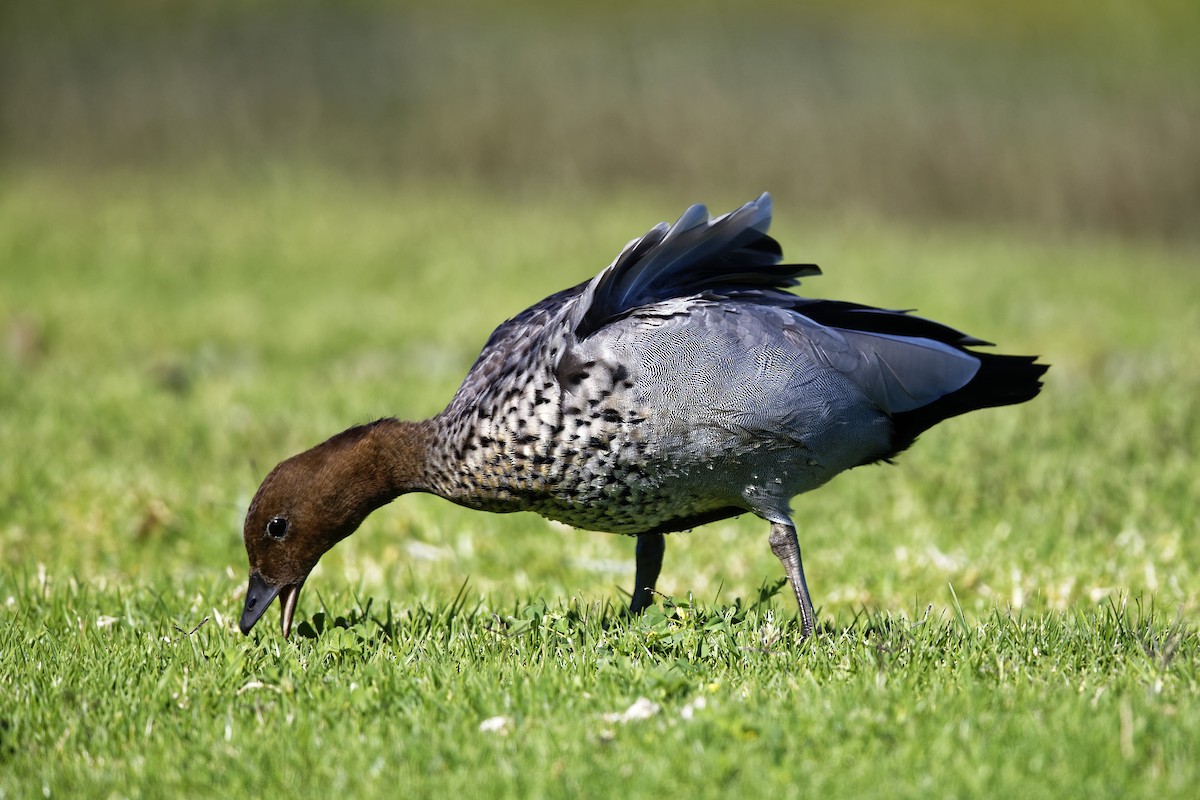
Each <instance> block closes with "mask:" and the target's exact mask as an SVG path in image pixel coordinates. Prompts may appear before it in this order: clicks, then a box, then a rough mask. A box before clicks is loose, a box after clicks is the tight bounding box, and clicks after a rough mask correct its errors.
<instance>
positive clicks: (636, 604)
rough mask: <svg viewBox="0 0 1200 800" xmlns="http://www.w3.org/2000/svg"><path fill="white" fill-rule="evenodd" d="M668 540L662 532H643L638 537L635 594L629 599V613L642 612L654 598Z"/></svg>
mask: <svg viewBox="0 0 1200 800" xmlns="http://www.w3.org/2000/svg"><path fill="white" fill-rule="evenodd" d="M666 549H667V543H666V540H665V539H664V538H663V535H662V534H661V533H641V534H638V537H637V550H636V551H635V553H636V557H637V569H636V571H635V572H634V578H633V595H632V597H631V598H630V601H629V613H631V614H640V613H641V612H642V611H643V610H644V609H645V608H646V606H648V605H650V603H651V602H652V601H653V599H654V585H655V584H656V583H658V573H659V572H661V571H662V560H663V551H664V550H666Z"/></svg>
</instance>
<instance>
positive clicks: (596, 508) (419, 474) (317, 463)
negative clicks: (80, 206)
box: [241, 194, 1046, 636]
mask: <svg viewBox="0 0 1200 800" xmlns="http://www.w3.org/2000/svg"><path fill="white" fill-rule="evenodd" d="M770 222H771V198H770V196H769V195H766V194H764V195H763V196H762V197H760V198H758V199H757V200H755V201H754V202H751V203H747V204H746V205H744V206H742V207H741V208H739V209H737V210H736V211H734V212H732V213H730V214H726V215H725V216H722V217H719V218H717V219H710V218H709V215H708V211H707V210H706V209H705V207H704V206H701V205H694V206H692V207H691V208H689V209H688V210H687V211H685V212H684V214H683V216H681V217H680V218H679V221H678V222H676V223H675V224H674V225H667V224H666V223H661V224H659V225H657V226H655V227H654V228H653V229H651V230H650V232H649V233H647V234H646V235H645V236H642V237H641V238H639V239H635V240H633V241H632V242H630V243H629V244H628V245H627V246H626V247H625V249H624V250H623V251H622V252H621V254H620V255H619V256H617V259H616V260H615V261H614V262H613V263H612V264H611V265H610V266H609V267H607V268H606V269H605V270H603V271H602V272H601V273H600V274H599V275H597V276H596V277H595V278H593V279H592V280H590V281H587V282H585V283H581V284H579V285H578V286H575V287H574V288H571V289H566V290H564V291H561V292H559V293H558V294H555V295H552V296H550V297H548V298H546V299H545V300H543V301H542V302H540V303H538V304H537V305H535V306H533V307H532V308H529V309H528V310H526V311H524V312H522V313H521V314H518V315H517V316H516V317H513V318H512V319H511V320H509V321H508V322H505V323H504V324H503V325H501V326H500V327H499V328H497V329H496V331H495V332H494V333H493V334H492V336H491V338H490V339H488V341H487V344H485V345H484V347H483V352H482V353H481V354H480V356H479V358H478V360H477V361H476V362H475V365H474V366H473V367H472V368H471V371H470V372H469V373H467V377H466V379H465V380H464V381H463V384H462V387H461V388H460V389H459V390H458V393H457V394H456V395H455V396H454V398H453V400H451V402H450V405H449V406H448V407H447V408H446V410H445V411H443V412H442V413H440V414H438V415H437V416H435V417H433V418H432V419H428V420H424V421H422V422H402V421H399V420H396V419H390V418H389V419H381V420H379V421H377V422H373V423H370V424H367V425H360V426H357V427H353V428H350V429H349V430H346V431H343V432H342V433H339V434H338V435H336V436H334V437H333V438H332V439H329V440H328V441H326V442H324V443H322V444H319V445H317V446H316V447H314V448H312V449H311V450H307V451H305V452H303V453H300V454H299V455H296V456H293V457H292V458H289V459H287V460H286V461H284V462H283V463H281V464H279V465H278V466H277V467H275V469H274V470H272V471H271V473H270V474H269V475H267V477H266V478H265V479H264V480H263V483H262V486H261V487H259V490H258V493H257V494H256V495H255V497H254V500H253V502H252V503H251V504H250V509H249V511H248V512H247V514H246V521H245V530H244V538H245V543H246V552H247V553H248V555H249V558H250V585H249V589H248V591H247V594H246V605H245V610H244V611H243V613H242V617H241V629H242V631H243V632H244V633H248V632H249V631H250V629H251V628H252V627H254V624H255V623H256V622H257V621H258V619H259V618H260V617H261V616H262V614H263V612H264V611H265V610H266V608H267V607H268V606H269V605H270V604H271V602H272V601H273V600H274V599H275V598H276V597H279V598H280V606H281V616H282V629H283V635H284V636H287V635H288V633H289V631H290V630H291V624H292V616H293V614H294V613H295V610H296V600H297V597H298V596H299V594H300V588H301V587H302V586H303V585H304V581H305V579H306V578H307V577H308V575H309V572H310V571H311V570H312V569H313V567H314V566H316V564H317V561H318V560H319V559H320V558H321V556H322V555H323V554H324V553H325V552H326V551H327V550H329V549H330V548H331V547H333V546H334V545H335V544H337V542H338V541H340V540H341V539H343V538H345V537H346V536H349V535H350V534H351V533H353V532H354V531H355V530H356V529H357V528H358V526H359V525H360V524H361V523H362V521H363V520H364V519H365V518H366V517H367V515H368V514H370V513H371V512H372V511H374V510H375V509H377V508H379V507H380V506H382V505H384V504H386V503H388V502H390V501H391V500H393V499H395V498H396V497H398V496H399V495H402V494H404V493H406V492H431V493H433V494H436V495H440V496H441V497H444V498H446V499H447V500H451V501H453V502H455V503H459V504H461V505H464V506H469V507H471V508H477V509H481V510H485V511H497V512H507V511H536V512H538V513H539V514H541V515H543V516H545V517H549V518H551V519H555V520H559V521H561V522H565V523H567V524H569V525H574V526H576V527H580V528H590V529H592V530H597V531H608V532H611V533H623V534H627V535H631V536H637V548H636V570H635V580H634V588H633V593H632V602H631V603H630V610H631V611H633V612H638V611H641V610H642V609H644V608H645V607H646V606H647V605H649V604H650V602H651V600H652V593H653V590H654V585H655V582H656V581H657V579H658V574H659V570H660V568H661V566H662V557H663V547H664V542H663V535H664V534H666V533H670V532H672V531H680V530H684V529H687V528H694V527H696V526H698V525H703V524H704V523H706V522H713V521H715V520H720V519H725V518H727V517H733V516H736V515H738V514H743V513H745V512H747V511H749V512H753V513H754V514H757V515H758V516H759V517H761V518H762V519H764V520H765V521H767V522H768V523H770V528H771V530H770V538H769V541H770V545H771V550H772V552H774V553H775V555H776V556H777V557H778V558H779V560H780V561H781V562H782V563H783V567H784V570H785V571H786V572H787V577H788V579H789V580H790V582H791V584H792V589H793V590H794V591H795V593H796V601H797V603H798V604H799V607H800V623H801V632H802V635H803V636H808V635H810V634H811V633H812V631H813V622H814V617H813V608H812V601H811V599H810V598H809V593H808V587H807V586H806V584H805V581H804V569H803V567H802V566H801V562H800V547H799V544H798V543H797V540H796V529H795V527H794V526H793V524H792V520H791V517H790V515H789V513H790V512H789V501H790V500H791V498H792V497H794V496H795V495H797V494H800V493H801V492H807V491H809V490H810V489H815V488H816V487H818V486H820V485H821V484H823V483H825V482H826V481H828V480H829V479H830V478H832V477H833V476H834V475H837V474H838V473H839V472H842V471H843V470H847V469H850V468H851V467H857V466H859V465H862V464H871V463H874V462H877V461H887V460H889V459H891V458H893V457H894V456H895V455H896V454H897V453H899V452H900V451H902V450H904V449H905V448H906V447H908V446H909V445H911V444H912V443H913V440H914V439H916V437H917V435H918V434H920V433H921V432H922V431H924V430H925V429H927V428H929V427H931V426H933V425H935V424H937V423H938V422H941V421H942V420H944V419H947V418H948V417H952V416H954V415H956V414H962V413H965V412H967V411H973V410H975V409H978V408H986V407H989V406H1001V405H1007V404H1011V403H1021V402H1024V401H1026V400H1029V399H1030V398H1032V397H1034V396H1035V395H1036V394H1037V393H1038V391H1039V389H1040V387H1041V382H1040V380H1039V378H1040V377H1041V375H1042V373H1043V372H1045V371H1046V366H1045V365H1042V364H1038V363H1035V357H1030V356H1008V355H992V354H986V353H980V352H977V351H974V350H968V349H966V348H967V347H972V346H977V345H983V344H986V342H983V341H981V340H979V339H976V338H974V337H971V336H967V335H965V334H963V333H960V332H959V331H956V330H954V329H952V328H949V327H947V326H945V325H941V324H939V323H937V322H931V321H929V320H926V319H922V318H920V317H915V316H912V315H911V314H908V313H906V312H903V311H888V310H883V309H878V308H871V307H869V306H863V305H857V304H855V303H847V302H840V301H835V300H811V299H807V298H803V297H797V296H796V295H794V294H790V293H789V292H786V291H784V287H787V286H792V285H795V284H796V283H797V279H798V278H800V277H807V276H811V275H817V274H819V272H820V270H818V269H817V267H815V266H813V265H811V264H781V263H780V260H781V258H782V251H781V249H780V247H779V245H778V243H777V242H776V241H775V240H774V239H772V238H771V237H770V236H768V235H767V228H768V226H769V224H770Z"/></svg>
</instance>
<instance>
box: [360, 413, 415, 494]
mask: <svg viewBox="0 0 1200 800" xmlns="http://www.w3.org/2000/svg"><path fill="white" fill-rule="evenodd" d="M433 437H434V431H433V428H432V425H431V424H430V422H429V421H428V420H425V421H421V422H405V421H402V420H398V419H390V418H389V419H381V420H379V421H378V422H375V423H372V424H371V425H370V426H369V428H368V430H367V432H366V435H365V436H364V437H363V440H362V442H361V443H360V446H359V447H357V448H355V449H356V451H357V452H356V453H355V460H356V461H358V462H359V474H360V475H362V476H364V477H365V476H370V478H369V480H370V482H371V483H372V484H373V486H372V488H373V490H374V493H375V494H376V496H377V497H378V499H379V500H380V501H381V502H379V505H383V504H384V503H388V502H390V501H392V500H394V499H395V498H397V497H399V496H400V495H402V494H407V493H409V492H427V491H430V490H431V488H432V486H431V484H432V480H431V476H430V473H429V467H430V463H429V451H430V445H431V443H432V441H433ZM377 507H378V506H377Z"/></svg>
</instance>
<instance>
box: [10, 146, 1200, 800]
mask: <svg viewBox="0 0 1200 800" xmlns="http://www.w3.org/2000/svg"><path fill="white" fill-rule="evenodd" d="M4 177H5V180H4V181H3V182H0V332H2V333H3V336H4V348H5V349H4V352H3V355H2V356H0V409H2V411H3V413H0V442H3V453H2V454H0V796H3V797H24V796H34V795H40V794H44V793H46V792H48V793H49V794H50V795H51V796H54V795H68V796H69V795H86V796H164V795H173V794H178V793H180V792H183V791H187V792H194V793H199V794H206V795H213V794H217V793H220V794H222V795H230V796H236V795H248V794H253V795H254V796H273V795H278V794H279V793H280V792H281V791H293V792H302V793H306V794H314V795H329V794H331V793H334V792H346V793H349V794H350V795H351V796H361V795H367V796H370V795H373V794H377V795H389V796H390V795H393V794H395V793H396V791H397V787H403V791H404V793H405V794H407V795H412V796H446V795H447V793H449V792H458V793H460V794H463V795H467V796H521V797H528V796H568V795H569V796H578V795H580V794H616V793H618V792H619V793H620V794H621V795H622V796H627V797H652V796H657V797H661V796H665V795H672V796H675V795H678V796H686V795H696V796H714V797H715V796H739V795H745V796H765V795H768V794H769V795H771V796H777V795H782V796H788V797H790V796H796V797H800V796H813V795H818V794H823V795H828V796H848V797H854V796H881V797H882V796H889V797H892V796H901V797H904V796H922V797H926V796H930V795H933V796H977V795H997V796H999V795H1019V796H1022V797H1025V796H1029V797H1038V796H1044V797H1063V796H1071V795H1077V796H1112V797H1137V796H1141V797H1171V796H1178V797H1184V796H1189V794H1190V792H1191V791H1193V790H1194V787H1195V785H1196V783H1197V780H1198V779H1200V766H1198V765H1200V730H1198V728H1200V681H1198V676H1197V644H1198V642H1197V636H1196V627H1195V622H1194V620H1195V616H1196V613H1197V611H1200V588H1198V587H1200V575H1198V574H1197V573H1198V570H1200V536H1197V535H1196V534H1197V532H1196V527H1195V521H1194V505H1195V501H1196V498H1197V497H1200V477H1198V473H1197V471H1196V470H1195V468H1194V458H1195V453H1197V452H1200V401H1198V400H1197V398H1198V397H1200V372H1198V371H1197V370H1196V368H1195V365H1196V364H1197V363H1200V340H1197V338H1196V336H1195V331H1196V330H1198V329H1200V324H1198V323H1200V312H1198V311H1197V310H1196V304H1195V298H1196V297H1198V296H1200V274H1197V273H1196V271H1195V263H1196V256H1197V253H1196V251H1195V249H1194V247H1193V246H1189V245H1183V244H1181V245H1175V246H1166V245H1162V244H1154V243H1138V242H1136V241H1118V240H1109V239H1105V238H1103V237H1099V236H1092V237H1075V238H1067V237H1051V236H1049V235H1048V234H1045V235H1043V236H1042V238H1030V237H1028V236H1026V235H1018V234H1017V232H1015V231H1006V230H1002V229H964V228H940V229H939V230H938V231H936V232H935V231H933V230H923V229H913V228H902V227H895V226H892V225H889V224H887V223H884V222H880V221H878V220H876V219H873V218H871V217H867V216H862V217H855V216H847V215H837V216H830V217H828V218H820V217H814V216H812V215H811V214H807V213H805V209H803V208H791V207H788V206H786V205H784V206H782V207H780V208H779V210H778V221H777V224H776V228H775V232H776V234H777V235H778V237H779V238H780V239H781V241H782V242H783V244H784V247H785V250H786V252H787V253H788V254H789V255H791V256H792V257H795V258H798V259H804V260H809V259H811V260H814V261H817V262H819V263H821V264H822V265H823V266H824V267H825V270H826V275H825V276H823V277H820V278H816V279H812V280H809V281H806V282H805V285H804V287H802V291H803V292H805V293H811V294H815V295H819V296H829V297H842V298H846V299H854V300H859V301H862V302H869V303H875V304H880V305H887V306H895V307H919V308H920V309H921V311H922V312H924V313H926V314H928V315H929V316H931V317H933V318H936V319H940V320H943V321H945V322H947V323H950V324H953V325H958V326H961V327H963V328H965V329H966V330H968V331H970V332H971V333H973V334H976V335H979V336H981V337H984V338H990V339H995V340H997V341H999V342H1000V343H1001V345H1002V349H1003V350H1004V351H1008V352H1039V353H1042V354H1043V356H1044V357H1045V359H1046V360H1048V361H1049V362H1051V363H1052V364H1053V365H1054V367H1053V369H1052V370H1051V372H1050V373H1049V375H1048V383H1047V387H1046V391H1045V392H1044V394H1043V395H1042V396H1041V397H1039V398H1038V399H1037V400H1036V401H1035V402H1033V403H1030V404H1028V405H1026V406H1023V407H1020V408H1012V409H1000V410H994V411H988V412H981V413H979V414H975V415H972V416H970V417H967V418H963V419H959V420H954V421H951V422H948V423H946V424H944V425H942V426H940V427H939V428H937V429H936V430H934V431H931V432H929V433H927V434H926V435H925V436H924V437H922V440H921V441H920V442H919V443H918V444H917V445H916V446H915V447H914V448H913V450H912V451H911V452H909V453H907V454H905V455H904V457H903V458H902V459H901V460H900V464H899V465H898V466H896V467H874V468H866V469H860V470H856V471H854V472H852V473H850V474H848V475H845V476H842V477H840V478H839V479H837V480H836V481H834V482H833V483H832V484H831V485H829V486H828V487H825V488H824V489H822V490H820V491H819V492H816V493H813V494H811V495H808V496H804V497H801V498H798V499H797V501H796V503H795V507H796V511H797V522H798V525H799V527H800V530H801V544H802V546H803V547H804V553H805V564H806V567H807V569H808V574H809V578H810V584H811V588H812V590H813V592H814V597H815V599H816V602H817V604H818V606H819V607H820V615H821V623H822V628H821V632H820V635H819V636H818V637H817V638H816V639H815V640H813V641H812V642H809V643H805V644H800V643H798V642H797V639H796V626H795V624H794V620H793V618H792V614H793V604H792V601H791V599H790V597H789V593H788V592H787V590H786V588H785V589H784V591H783V592H782V593H779V594H776V591H775V582H776V580H777V579H778V577H779V575H780V568H779V566H778V563H777V562H776V561H775V559H774V557H773V556H772V555H771V553H770V550H769V548H768V547H767V543H766V530H765V528H764V526H763V525H762V523H761V522H759V521H757V520H753V519H749V520H736V521H730V522H726V523H720V524H715V525H710V526H706V527H704V528H701V529H698V530H697V531H695V532H693V533H689V534H683V535H676V536H672V537H670V538H669V540H668V547H667V560H666V565H665V569H664V575H663V581H662V586H661V588H662V589H663V591H664V592H665V593H666V597H665V598H664V600H663V605H662V607H661V608H660V609H655V610H654V611H652V612H651V613H649V614H647V615H646V616H645V617H644V618H642V619H639V620H636V621H629V620H626V619H624V618H623V617H622V616H621V615H620V614H619V613H618V611H617V609H619V608H620V606H621V605H622V602H623V596H622V595H621V593H620V591H619V590H618V587H628V585H629V583H630V581H631V575H632V544H631V543H630V542H629V541H628V540H625V539H622V538H618V537H611V536H605V535H601V534H593V533H585V532H577V531H572V530H568V529H565V528H563V527H561V526H556V525H552V524H549V523H546V522H544V521H542V520H540V519H539V518H537V517H534V516H531V515H510V516H492V515H484V514H478V513H474V512H469V511H466V510H464V509H459V508H457V507H454V506H452V505H450V504H448V503H444V502H441V501H438V500H436V499H435V498H429V497H408V498H402V499H401V500H400V501H398V502H397V503H395V504H393V505H392V506H389V507H388V508H386V509H384V510H383V511H381V512H379V513H377V514H376V515H375V516H374V517H372V518H371V519H370V520H368V522H367V524H366V525H365V526H364V528H363V530H362V531H360V532H359V533H358V534H356V535H355V536H353V537H351V538H350V539H348V540H347V541H345V542H344V543H342V544H341V545H339V546H338V548H336V549H335V550H334V551H333V552H331V553H330V554H329V555H328V556H327V557H326V559H325V560H324V562H323V563H322V565H321V566H320V567H319V568H318V570H317V571H316V572H315V573H314V575H313V578H312V580H311V581H310V582H309V585H308V588H306V590H305V595H304V596H303V598H302V600H301V608H300V610H299V613H298V621H299V622H300V623H301V626H300V628H299V631H298V634H299V635H297V636H295V637H294V638H293V640H292V641H290V642H285V641H283V640H281V639H280V638H279V635H278V632H277V622H276V619H277V617H276V615H275V613H274V612H272V613H271V614H270V615H269V617H268V619H267V620H266V622H267V623H268V624H264V625H262V626H260V628H259V629H257V630H256V632H255V635H254V636H253V637H251V638H243V637H242V636H241V635H240V634H238V633H237V631H236V626H235V620H236V615H237V614H238V612H239V610H240V604H241V593H242V591H243V589H244V582H245V563H244V555H243V553H242V548H241V541H240V523H241V517H242V514H243V513H244V510H245V506H246V504H247V502H248V500H249V498H250V495H251V493H252V492H253V491H254V489H255V488H256V486H257V483H258V481H259V480H260V479H261V477H262V475H263V474H264V473H265V471H266V470H267V469H269V468H270V467H271V466H272V465H273V464H274V463H275V462H276V461H277V460H279V459H281V458H283V457H285V456H287V455H290V454H291V453H292V452H294V451H296V450H298V449H300V448H303V447H306V446H308V445H311V444H312V443H314V442H316V441H319V440H320V439H322V438H324V437H326V436H328V435H330V434H332V433H334V432H336V431H338V430H340V429H341V428H343V427H346V426H348V425H350V424H353V423H356V422H361V421H364V420H368V419H372V418H375V417H378V416H382V415H389V414H396V415H400V416H406V417H417V416H423V415H428V414H432V413H435V412H436V411H437V410H439V409H440V407H441V405H442V404H443V403H444V402H445V401H446V400H447V399H448V398H449V397H450V395H451V394H452V392H453V391H454V389H455V388H456V386H457V383H458V381H459V380H460V379H461V377H462V374H463V373H464V372H465V370H466V369H467V367H468V366H469V365H470V363H471V361H472V360H473V358H474V356H475V355H476V353H477V352H478V348H479V347H480V345H481V343H482V341H483V340H484V338H485V337H486V335H487V333H488V332H489V331H490V329H491V327H492V326H493V325H494V324H496V323H497V322H498V321H500V320H501V319H503V318H505V317H507V316H510V315H511V314H513V313H516V312H517V311H519V310H520V309H522V308H523V307H524V306H525V305H527V304H528V303H530V302H533V301H535V300H537V299H540V298H541V297H542V296H544V295H545V294H547V293H549V292H550V291H552V290H556V289H558V288H561V287H564V286H567V285H569V284H571V283H574V282H576V281H578V280H581V279H583V278H585V277H587V276H589V275H591V274H593V273H594V272H595V271H596V270H598V269H599V268H600V267H602V266H603V265H604V264H605V263H607V261H608V260H609V259H610V258H611V257H612V255H613V254H615V252H616V251H617V249H618V248H619V247H620V246H621V245H623V244H624V242H626V241H627V240H628V239H629V238H630V237H632V236H633V235H635V234H637V233H640V232H641V231H643V230H645V229H646V228H647V227H648V226H649V225H650V224H651V223H653V222H655V221H657V220H659V219H662V218H666V217H670V216H673V215H674V214H676V213H678V212H679V211H680V210H682V209H681V207H679V205H678V203H676V202H675V200H674V199H671V200H664V199H663V198H662V197H661V196H656V195H654V194H653V193H651V192H646V191H643V192H641V193H633V192H631V193H627V194H622V195H621V196H620V198H619V199H615V198H605V197H604V196H603V195H586V196H578V195H574V194H572V193H571V192H569V191H567V190H566V189H565V188H564V189H561V190H560V191H557V192H554V191H547V192H546V193H543V194H535V193H532V192H527V193H524V192H517V193H513V194H508V195H505V196H504V197H502V198H501V197H498V196H497V195H495V194H492V193H489V192H487V191H482V190H471V189H467V188H461V187H460V188H453V189H447V188H444V187H439V186H437V185H435V184H407V185H405V186H404V187H403V188H397V189H384V188H381V187H380V185H379V184H370V185H366V186H364V185H361V184H355V183H351V182H349V181H345V180H341V179H337V178H333V177H330V176H322V175H319V174H316V173H314V172H303V171H301V172H297V171H289V170H282V169H280V170H276V171H271V170H263V171H261V172H259V173H256V174H252V175H248V176H245V177H243V178H241V179H238V180H231V179H227V178H213V177H206V178H200V177H197V176H196V173H191V172H189V173H182V174H177V175H174V176H169V177H168V176H165V175H160V176H158V177H150V176H147V175H143V174H137V173H129V174H124V173H117V172H107V173H93V174H91V175H90V176H88V177H80V176H79V175H78V174H75V173H67V172H63V173H60V174H57V175H56V174H54V173H50V172H46V171H41V172H33V171H22V170H19V169H9V170H8V172H7V173H6V174H5V176H4ZM755 188H770V187H755ZM743 194H745V196H743V195H742V194H738V195H731V194H722V195H721V196H711V197H703V198H700V197H696V198H690V199H703V200H706V201H708V202H710V203H711V204H712V205H713V206H714V207H716V208H721V209H723V208H726V207H729V206H731V205H733V204H735V203H737V202H740V201H742V200H744V199H747V198H748V196H749V194H750V191H747V192H745V193H743ZM464 582H465V583H464ZM670 598H673V599H670ZM639 697H646V698H648V699H649V700H650V701H652V702H654V703H656V704H658V706H659V710H658V713H657V714H655V715H653V716H652V717H650V718H648V719H645V720H641V721H628V722H619V721H610V720H609V719H608V718H606V716H605V715H606V714H612V713H619V712H623V711H624V710H625V709H627V708H629V707H630V706H631V705H632V704H633V703H634V701H635V700H637V698H639ZM689 710H690V718H686V717H685V713H684V712H685V711H689ZM495 716H503V717H507V718H509V720H510V721H509V722H508V723H507V727H506V731H507V732H506V733H489V732H486V731H481V730H480V723H481V722H482V721H484V720H486V719H489V718H491V717H495Z"/></svg>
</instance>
